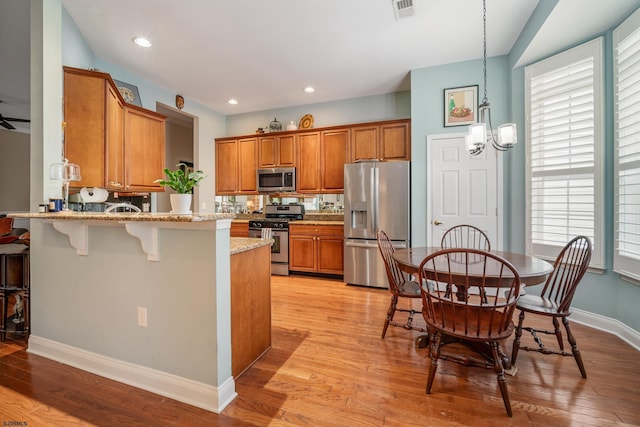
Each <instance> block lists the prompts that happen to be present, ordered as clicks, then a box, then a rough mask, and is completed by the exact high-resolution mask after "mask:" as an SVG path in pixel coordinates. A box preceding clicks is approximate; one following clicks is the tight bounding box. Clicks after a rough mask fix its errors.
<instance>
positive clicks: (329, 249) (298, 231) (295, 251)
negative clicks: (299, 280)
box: [289, 223, 344, 275]
mask: <svg viewBox="0 0 640 427" xmlns="http://www.w3.org/2000/svg"><path fill="white" fill-rule="evenodd" d="M289 270H291V271H301V272H308V273H323V274H338V275H342V274H344V226H343V225H315V224H293V223H290V224H289Z"/></svg>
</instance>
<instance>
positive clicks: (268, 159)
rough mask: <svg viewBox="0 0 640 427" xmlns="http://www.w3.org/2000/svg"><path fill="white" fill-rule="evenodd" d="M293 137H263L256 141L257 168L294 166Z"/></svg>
mask: <svg viewBox="0 0 640 427" xmlns="http://www.w3.org/2000/svg"><path fill="white" fill-rule="evenodd" d="M295 154H296V150H295V135H280V136H263V137H260V138H259V139H258V167H259V168H277V167H291V166H295V165H296V156H295Z"/></svg>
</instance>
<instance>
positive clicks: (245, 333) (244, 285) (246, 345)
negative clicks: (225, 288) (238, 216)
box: [230, 246, 271, 379]
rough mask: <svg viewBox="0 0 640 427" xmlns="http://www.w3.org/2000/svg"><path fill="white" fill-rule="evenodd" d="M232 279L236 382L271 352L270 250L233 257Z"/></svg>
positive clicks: (263, 247)
mask: <svg viewBox="0 0 640 427" xmlns="http://www.w3.org/2000/svg"><path fill="white" fill-rule="evenodd" d="M249 266H250V267H249ZM248 267H249V268H248ZM230 276H231V374H232V375H233V377H234V378H236V379H237V378H238V377H239V376H240V375H241V374H242V373H243V372H245V371H246V370H247V368H249V367H250V366H251V365H252V364H253V363H254V362H255V361H256V360H258V359H259V358H260V357H261V356H262V355H263V354H264V353H266V352H267V351H268V350H269V349H270V348H271V248H270V247H269V246H260V247H258V248H255V249H251V250H247V251H244V252H239V253H234V254H232V255H231V275H230Z"/></svg>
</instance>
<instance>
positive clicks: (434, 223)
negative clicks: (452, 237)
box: [433, 219, 442, 225]
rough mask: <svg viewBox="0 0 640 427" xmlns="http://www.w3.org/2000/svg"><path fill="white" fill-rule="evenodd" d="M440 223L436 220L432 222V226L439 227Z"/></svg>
mask: <svg viewBox="0 0 640 427" xmlns="http://www.w3.org/2000/svg"><path fill="white" fill-rule="evenodd" d="M441 224H442V222H440V221H438V220H437V219H436V220H435V221H433V225H441Z"/></svg>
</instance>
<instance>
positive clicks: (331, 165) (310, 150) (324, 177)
mask: <svg viewBox="0 0 640 427" xmlns="http://www.w3.org/2000/svg"><path fill="white" fill-rule="evenodd" d="M349 135H350V132H349V129H348V128H339V129H328V130H323V131H320V132H302V133H298V135H297V136H298V142H297V149H298V150H297V151H298V170H297V176H298V192H299V193H342V192H343V191H344V164H345V162H346V159H347V151H348V147H349Z"/></svg>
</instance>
